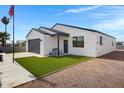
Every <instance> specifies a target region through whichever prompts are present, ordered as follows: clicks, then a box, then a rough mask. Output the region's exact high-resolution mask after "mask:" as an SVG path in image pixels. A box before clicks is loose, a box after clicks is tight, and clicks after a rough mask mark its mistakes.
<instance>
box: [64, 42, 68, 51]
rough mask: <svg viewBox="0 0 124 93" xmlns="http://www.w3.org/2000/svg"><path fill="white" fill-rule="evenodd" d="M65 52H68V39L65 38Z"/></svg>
mask: <svg viewBox="0 0 124 93" xmlns="http://www.w3.org/2000/svg"><path fill="white" fill-rule="evenodd" d="M64 53H68V40H64Z"/></svg>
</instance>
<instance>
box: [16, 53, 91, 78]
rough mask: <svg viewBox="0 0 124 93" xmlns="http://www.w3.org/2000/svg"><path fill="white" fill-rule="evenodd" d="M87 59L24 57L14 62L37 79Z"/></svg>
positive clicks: (78, 57) (76, 57) (74, 57)
mask: <svg viewBox="0 0 124 93" xmlns="http://www.w3.org/2000/svg"><path fill="white" fill-rule="evenodd" d="M89 59H91V58H89V57H84V56H74V55H66V56H59V57H34V56H33V57H24V58H16V61H17V62H18V63H19V64H21V65H22V66H23V67H24V68H25V69H27V70H28V71H30V72H31V73H32V74H33V75H35V76H36V77H37V78H38V77H41V76H43V75H46V74H49V73H52V72H55V71H57V70H60V69H62V68H65V67H67V66H69V65H73V64H76V63H79V62H86V61H88V60H89Z"/></svg>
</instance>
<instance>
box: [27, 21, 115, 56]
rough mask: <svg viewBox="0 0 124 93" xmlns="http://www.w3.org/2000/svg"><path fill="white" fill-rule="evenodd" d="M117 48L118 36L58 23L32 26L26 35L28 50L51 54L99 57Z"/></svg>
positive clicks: (44, 54)
mask: <svg viewBox="0 0 124 93" xmlns="http://www.w3.org/2000/svg"><path fill="white" fill-rule="evenodd" d="M115 49H116V38H115V37H113V36H110V35H108V34H105V33H103V32H100V31H97V30H92V29H87V28H82V27H77V26H72V25H66V24H60V23H56V24H55V25H54V26H53V27H52V28H47V27H40V28H38V29H36V28H32V29H31V31H30V32H29V33H28V34H27V36H26V51H28V52H34V53H38V54H41V55H43V56H49V55H51V54H52V53H54V50H57V55H58V56H59V55H60V54H72V55H82V56H90V57H98V56H101V55H104V54H107V53H110V52H112V51H115Z"/></svg>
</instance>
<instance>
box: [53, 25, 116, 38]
mask: <svg viewBox="0 0 124 93" xmlns="http://www.w3.org/2000/svg"><path fill="white" fill-rule="evenodd" d="M56 25H62V26H67V27H71V28H76V29H81V30H86V31H91V32H96V33H100V34H103V35H106V36H109V37H111V38H116V37H113V36H111V35H108V34H105V33H103V32H100V31H98V30H93V29H89V28H82V27H77V26H72V25H66V24H61V23H56V24H55V25H54V26H53V27H52V29H53V28H54V27H55V26H56Z"/></svg>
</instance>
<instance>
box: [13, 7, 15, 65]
mask: <svg viewBox="0 0 124 93" xmlns="http://www.w3.org/2000/svg"><path fill="white" fill-rule="evenodd" d="M14 40H15V7H14V12H13V63H14V51H15V44H14V42H15V41H14Z"/></svg>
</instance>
